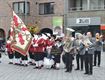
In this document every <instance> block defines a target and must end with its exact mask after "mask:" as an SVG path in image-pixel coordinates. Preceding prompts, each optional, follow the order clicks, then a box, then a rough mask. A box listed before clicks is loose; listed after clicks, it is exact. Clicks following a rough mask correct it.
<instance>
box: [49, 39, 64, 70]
mask: <svg viewBox="0 0 105 80" xmlns="http://www.w3.org/2000/svg"><path fill="white" fill-rule="evenodd" d="M61 47H62V43H61V40H60V39H57V40H55V44H54V45H53V46H52V48H51V55H53V56H54V58H53V59H54V62H55V63H54V65H53V66H54V69H57V70H59V68H60V58H61V53H62V50H61Z"/></svg>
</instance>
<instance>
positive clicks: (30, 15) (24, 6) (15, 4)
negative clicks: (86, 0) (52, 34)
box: [0, 0, 64, 36]
mask: <svg viewBox="0 0 105 80" xmlns="http://www.w3.org/2000/svg"><path fill="white" fill-rule="evenodd" d="M11 8H12V9H13V10H14V11H15V12H16V13H17V14H18V15H19V16H20V18H21V19H22V20H23V21H24V22H25V24H35V23H37V24H38V26H39V28H40V29H41V28H45V27H46V28H51V29H52V28H53V27H52V26H53V24H52V19H53V17H56V16H61V17H63V15H64V0H0V31H1V33H3V32H5V33H6V36H7V34H8V31H9V29H10V22H11V18H12V9H11Z"/></svg>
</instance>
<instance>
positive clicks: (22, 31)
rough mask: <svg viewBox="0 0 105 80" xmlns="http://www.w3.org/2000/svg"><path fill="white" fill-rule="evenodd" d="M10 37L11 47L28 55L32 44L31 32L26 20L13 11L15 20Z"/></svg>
mask: <svg viewBox="0 0 105 80" xmlns="http://www.w3.org/2000/svg"><path fill="white" fill-rule="evenodd" d="M10 38H11V40H12V44H11V48H12V49H14V50H15V51H17V52H19V53H20V54H22V55H24V56H25V55H27V51H28V49H29V47H30V45H31V40H32V37H31V34H30V32H29V31H28V29H27V27H26V26H25V24H24V22H23V21H22V20H21V19H20V18H19V17H18V16H17V15H16V13H15V12H14V11H13V20H12V21H11V29H10Z"/></svg>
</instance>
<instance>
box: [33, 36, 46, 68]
mask: <svg viewBox="0 0 105 80" xmlns="http://www.w3.org/2000/svg"><path fill="white" fill-rule="evenodd" d="M45 45H46V44H45V40H44V38H43V36H42V35H41V34H38V39H37V40H35V41H34V45H33V46H34V54H35V55H34V56H35V62H36V67H35V68H34V69H36V68H38V69H41V68H42V65H43V59H44V52H45Z"/></svg>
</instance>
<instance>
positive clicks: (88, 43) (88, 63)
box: [84, 32, 94, 75]
mask: <svg viewBox="0 0 105 80" xmlns="http://www.w3.org/2000/svg"><path fill="white" fill-rule="evenodd" d="M86 37H87V38H85V40H84V45H85V73H84V74H89V75H92V74H93V54H94V40H93V38H92V34H91V32H87V35H86Z"/></svg>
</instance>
